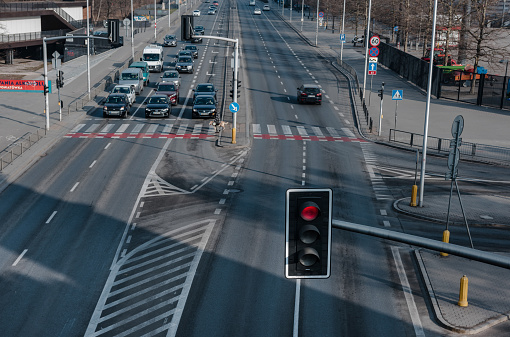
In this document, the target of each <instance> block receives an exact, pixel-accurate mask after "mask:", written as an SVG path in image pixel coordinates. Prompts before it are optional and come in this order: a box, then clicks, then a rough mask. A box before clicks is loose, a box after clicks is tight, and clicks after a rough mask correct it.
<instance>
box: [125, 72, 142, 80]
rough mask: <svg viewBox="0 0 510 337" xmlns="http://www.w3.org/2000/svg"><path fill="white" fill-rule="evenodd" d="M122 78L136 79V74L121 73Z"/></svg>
mask: <svg viewBox="0 0 510 337" xmlns="http://www.w3.org/2000/svg"><path fill="white" fill-rule="evenodd" d="M122 79H123V80H137V79H138V74H135V73H123V74H122Z"/></svg>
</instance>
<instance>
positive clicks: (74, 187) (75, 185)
mask: <svg viewBox="0 0 510 337" xmlns="http://www.w3.org/2000/svg"><path fill="white" fill-rule="evenodd" d="M79 184H80V182H77V183H76V184H74V186H73V188H71V190H70V191H69V192H74V190H75V189H76V187H78V185H79Z"/></svg>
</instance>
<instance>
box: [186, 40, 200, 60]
mask: <svg viewBox="0 0 510 337" xmlns="http://www.w3.org/2000/svg"><path fill="white" fill-rule="evenodd" d="M184 50H189V51H190V52H191V55H192V56H193V58H194V59H196V58H198V48H197V46H194V45H191V44H188V45H186V47H184Z"/></svg>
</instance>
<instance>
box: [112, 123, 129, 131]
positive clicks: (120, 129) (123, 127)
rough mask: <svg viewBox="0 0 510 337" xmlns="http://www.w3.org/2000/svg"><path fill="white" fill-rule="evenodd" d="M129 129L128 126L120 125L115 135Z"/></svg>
mask: <svg viewBox="0 0 510 337" xmlns="http://www.w3.org/2000/svg"><path fill="white" fill-rule="evenodd" d="M128 127H129V124H122V125H121V126H120V127H119V128H118V129H117V132H115V133H124V132H126V130H127V128H128Z"/></svg>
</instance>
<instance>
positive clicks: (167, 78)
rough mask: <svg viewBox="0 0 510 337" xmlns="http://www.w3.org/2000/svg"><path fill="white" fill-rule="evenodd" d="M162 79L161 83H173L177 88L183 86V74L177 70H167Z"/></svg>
mask: <svg viewBox="0 0 510 337" xmlns="http://www.w3.org/2000/svg"><path fill="white" fill-rule="evenodd" d="M160 78H161V82H172V83H173V84H175V85H177V86H180V85H181V74H179V72H178V71H177V70H167V71H165V72H164V73H163V75H161V76H160Z"/></svg>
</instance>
